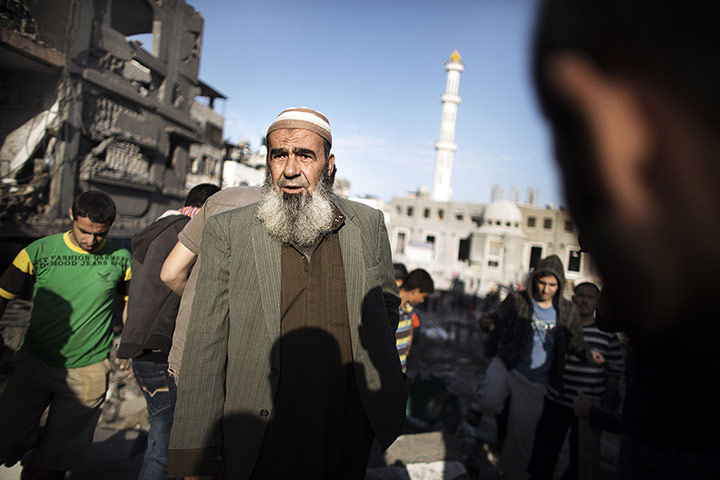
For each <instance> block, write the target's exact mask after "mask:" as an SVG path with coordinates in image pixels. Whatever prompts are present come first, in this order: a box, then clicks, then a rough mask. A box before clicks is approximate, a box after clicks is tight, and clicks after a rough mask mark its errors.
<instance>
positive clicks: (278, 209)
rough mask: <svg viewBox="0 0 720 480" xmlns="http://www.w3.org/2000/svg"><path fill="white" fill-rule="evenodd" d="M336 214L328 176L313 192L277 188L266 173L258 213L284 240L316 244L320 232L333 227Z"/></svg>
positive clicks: (274, 232)
mask: <svg viewBox="0 0 720 480" xmlns="http://www.w3.org/2000/svg"><path fill="white" fill-rule="evenodd" d="M334 214H335V206H334V203H333V201H332V190H331V188H330V186H329V185H328V184H327V182H326V181H325V177H323V179H322V180H321V181H320V182H318V184H317V187H316V188H315V190H314V191H313V192H312V193H306V194H283V193H282V192H278V191H276V190H275V187H274V185H273V181H272V177H271V176H270V175H269V174H268V175H266V176H265V183H264V184H263V186H262V190H261V191H260V201H259V202H258V213H257V217H258V218H259V219H260V221H261V222H263V224H265V228H266V229H267V231H268V233H269V234H270V235H271V236H272V237H275V238H277V239H278V240H280V241H281V242H282V243H292V244H294V245H297V246H298V247H304V248H309V247H312V246H313V245H315V242H316V241H317V239H318V238H320V236H322V235H325V234H327V233H330V232H331V231H332V225H333V220H334V217H335V215H334Z"/></svg>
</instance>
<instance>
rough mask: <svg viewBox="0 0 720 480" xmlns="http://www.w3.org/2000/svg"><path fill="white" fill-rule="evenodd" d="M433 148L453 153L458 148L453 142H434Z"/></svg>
mask: <svg viewBox="0 0 720 480" xmlns="http://www.w3.org/2000/svg"><path fill="white" fill-rule="evenodd" d="M435 148H436V149H438V150H450V151H453V152H454V151H456V150H457V148H458V147H457V144H456V143H453V142H443V141H437V142H435Z"/></svg>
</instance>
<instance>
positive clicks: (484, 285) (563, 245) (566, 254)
mask: <svg viewBox="0 0 720 480" xmlns="http://www.w3.org/2000/svg"><path fill="white" fill-rule="evenodd" d="M385 217H386V223H387V227H388V235H389V239H390V246H391V249H392V253H393V260H394V261H396V262H402V263H405V265H406V266H407V267H408V269H413V268H424V269H426V270H427V271H428V272H430V274H431V275H432V276H433V279H434V280H435V284H436V286H437V288H438V289H440V290H450V289H452V288H453V285H457V284H459V285H461V286H462V288H463V289H464V291H465V292H466V293H470V294H472V293H476V294H478V295H485V294H486V293H488V292H490V291H492V290H494V289H496V288H498V287H501V288H503V287H507V288H522V287H524V286H525V281H526V278H527V276H528V273H529V272H530V271H531V270H532V268H534V267H535V266H536V265H537V263H538V261H539V260H540V259H541V258H544V257H546V256H548V255H558V256H559V257H560V259H561V260H562V261H563V265H564V266H565V274H566V277H567V280H568V288H572V286H573V285H575V284H577V283H580V282H582V281H594V282H596V283H597V282H600V280H599V274H598V272H597V270H596V268H595V266H594V264H593V262H592V259H591V258H590V257H589V255H588V254H587V253H585V252H581V251H580V245H579V243H578V240H577V231H576V227H575V224H574V222H573V221H572V218H571V217H570V214H569V213H568V212H567V211H566V210H563V209H555V208H553V207H546V208H543V207H539V206H537V205H533V204H530V203H525V204H523V203H516V202H514V201H510V200H495V201H493V202H490V203H488V204H476V203H459V202H438V201H436V200H433V199H432V198H431V197H430V196H429V195H427V194H410V195H407V196H405V197H399V198H393V199H392V201H391V202H390V204H389V205H388V206H387V207H386V209H385Z"/></svg>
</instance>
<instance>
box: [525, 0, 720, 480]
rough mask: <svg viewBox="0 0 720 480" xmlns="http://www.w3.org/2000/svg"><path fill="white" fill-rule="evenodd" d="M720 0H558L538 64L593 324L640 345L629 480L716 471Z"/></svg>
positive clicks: (541, 32)
mask: <svg viewBox="0 0 720 480" xmlns="http://www.w3.org/2000/svg"><path fill="white" fill-rule="evenodd" d="M718 10H719V6H718V5H717V3H708V2H698V1H694V2H690V3H689V4H688V3H687V2H686V3H683V4H682V5H681V4H680V3H679V2H671V1H667V0H662V1H657V2H653V4H652V6H651V7H650V6H649V5H648V4H646V3H641V2H635V1H630V2H628V1H620V0H611V1H606V2H578V1H566V0H548V1H546V2H544V3H543V5H542V8H541V11H540V15H539V23H538V26H537V32H536V38H535V43H534V47H535V51H534V76H535V82H536V86H537V91H538V95H539V98H540V103H541V106H542V109H543V111H544V113H545V115H546V116H547V118H548V120H549V122H550V125H551V127H552V133H553V139H554V143H555V154H556V157H557V160H558V163H559V165H560V168H561V170H562V173H563V182H564V186H565V192H566V195H567V200H568V204H569V207H570V210H571V213H572V215H573V217H574V219H575V221H576V222H577V225H578V228H579V229H580V236H581V237H580V238H581V244H582V246H583V249H585V250H589V251H591V252H592V253H593V255H594V257H595V259H596V261H597V265H598V267H599V269H600V271H601V273H602V275H603V278H604V280H605V288H604V292H603V297H604V298H603V299H602V300H601V304H600V306H599V308H598V317H599V318H598V323H599V324H600V325H602V324H603V323H604V324H606V325H607V324H614V327H615V328H616V329H623V330H625V331H626V332H627V334H628V335H629V337H630V339H631V341H632V342H633V350H632V357H631V358H630V360H629V362H628V364H629V366H630V368H629V370H628V389H627V398H626V402H625V408H624V412H623V424H624V427H625V438H624V440H623V445H622V448H621V452H620V458H619V461H618V476H619V478H621V479H622V478H720V436H718V434H717V432H718V428H719V427H720V409H718V408H717V407H718V404H720V393H718V389H717V388H716V386H715V385H714V383H715V382H714V379H715V378H717V376H718V373H720V358H719V357H718V355H717V354H716V352H715V349H716V344H717V339H718V338H719V337H720V323H719V322H718V321H717V318H718V316H719V314H720V304H718V303H717V302H715V301H713V300H712V299H713V298H714V297H715V295H716V292H715V290H716V286H715V284H714V282H713V281H712V280H713V279H714V278H715V277H716V275H717V272H718V271H720V250H719V249H718V248H717V245H718V243H719V242H720V225H718V222H717V220H716V219H717V218H720V161H719V160H720V159H719V158H718V156H719V155H720V153H719V152H720V148H719V147H720V136H718V133H717V132H718V127H719V126H720V89H718V87H717V86H718V80H720V56H718V54H717V51H718V45H720V29H718V28H717V23H718V18H719V15H718V13H719V12H718Z"/></svg>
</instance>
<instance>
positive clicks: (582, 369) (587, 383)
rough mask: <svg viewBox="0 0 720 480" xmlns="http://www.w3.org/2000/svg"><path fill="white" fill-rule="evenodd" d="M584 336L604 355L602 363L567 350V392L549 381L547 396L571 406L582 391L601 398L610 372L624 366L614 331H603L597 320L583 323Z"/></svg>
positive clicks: (618, 373)
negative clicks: (593, 363)
mask: <svg viewBox="0 0 720 480" xmlns="http://www.w3.org/2000/svg"><path fill="white" fill-rule="evenodd" d="M583 336H584V337H585V341H586V342H587V343H588V345H590V347H591V348H593V349H594V350H597V351H598V352H600V353H601V354H602V355H603V356H604V357H605V363H604V364H602V365H592V364H590V363H589V362H588V361H587V360H581V359H580V358H578V357H576V356H575V355H572V354H568V356H567V360H566V361H565V371H564V372H563V385H564V387H565V388H564V392H563V394H562V395H561V394H560V393H559V392H558V391H557V390H556V389H554V388H553V387H552V386H550V385H548V397H549V398H550V399H551V400H553V401H554V402H557V403H560V404H561V405H565V406H568V407H572V405H573V401H574V400H575V398H577V396H578V393H579V392H583V393H585V395H587V396H589V397H597V398H600V397H602V396H603V394H604V393H605V381H606V378H607V377H608V376H614V377H618V378H619V377H620V376H621V375H622V374H623V371H624V369H625V361H624V359H623V354H622V349H621V347H620V340H619V339H618V337H617V334H615V333H609V332H603V331H601V330H599V329H598V328H597V326H596V324H594V323H593V324H592V325H590V326H588V327H583Z"/></svg>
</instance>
